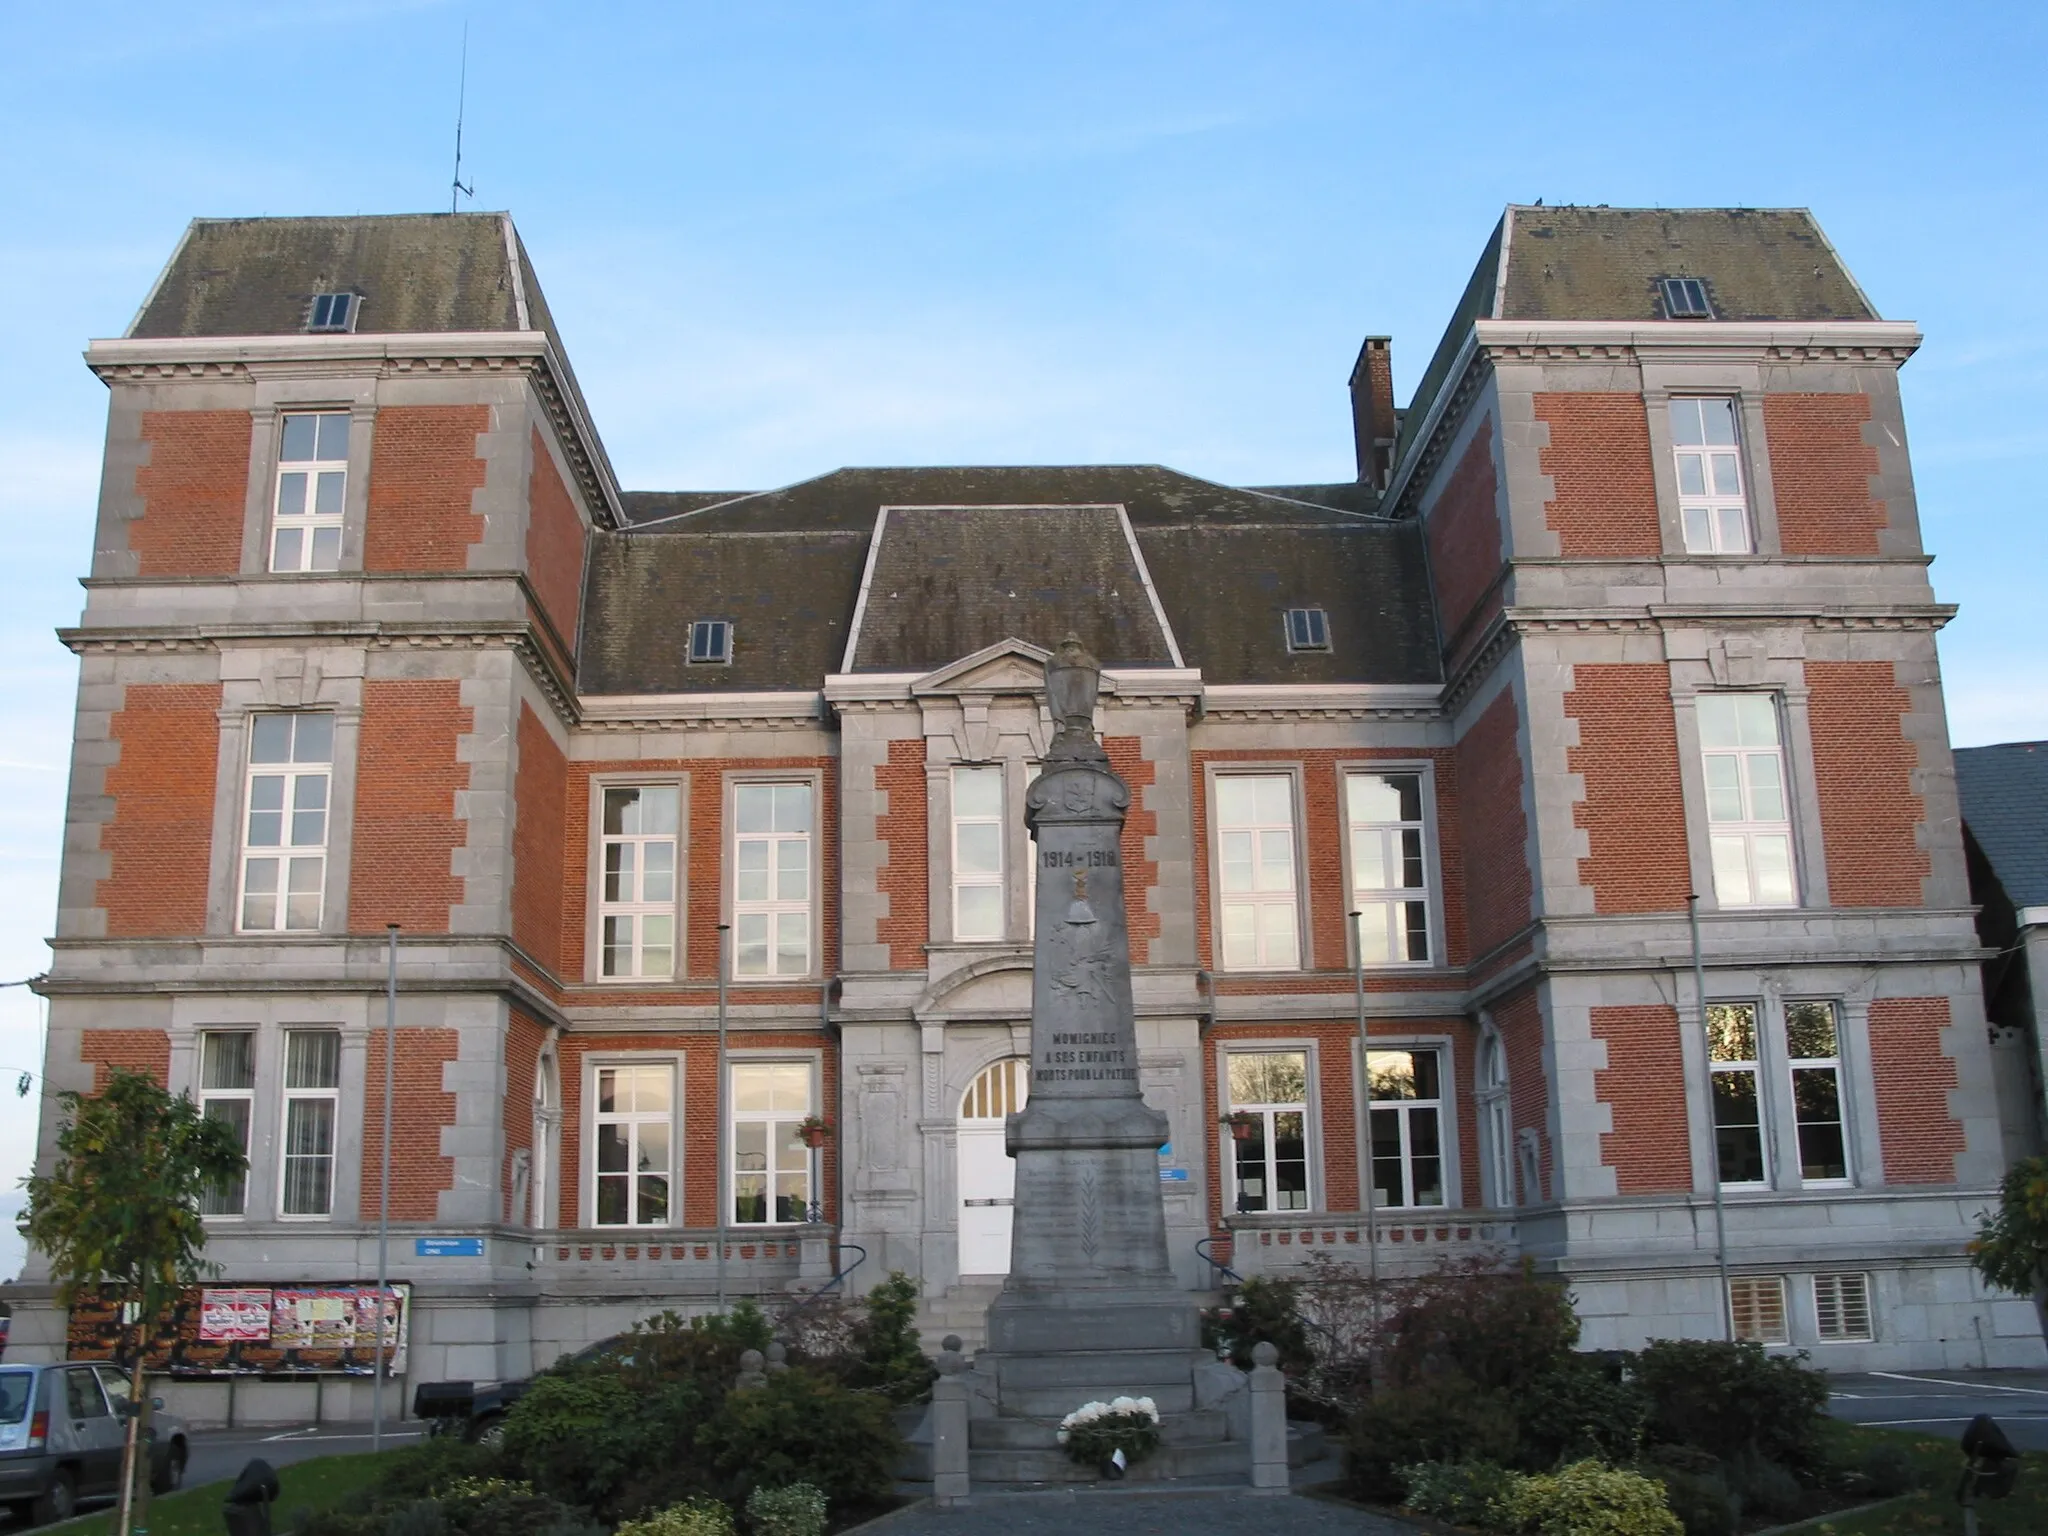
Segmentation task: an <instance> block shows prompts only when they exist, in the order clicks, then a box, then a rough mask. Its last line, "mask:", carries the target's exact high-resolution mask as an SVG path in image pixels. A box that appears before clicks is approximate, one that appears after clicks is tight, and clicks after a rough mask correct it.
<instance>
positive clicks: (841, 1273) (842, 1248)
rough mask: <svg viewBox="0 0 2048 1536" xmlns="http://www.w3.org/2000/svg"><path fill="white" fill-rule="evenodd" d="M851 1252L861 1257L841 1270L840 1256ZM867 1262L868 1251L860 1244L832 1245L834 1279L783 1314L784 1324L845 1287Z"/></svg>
mask: <svg viewBox="0 0 2048 1536" xmlns="http://www.w3.org/2000/svg"><path fill="white" fill-rule="evenodd" d="M849 1250H850V1251H852V1252H854V1253H857V1254H859V1255H860V1257H859V1258H857V1259H855V1260H854V1261H853V1262H852V1263H851V1264H849V1265H847V1266H846V1267H845V1268H844V1269H841V1268H840V1267H839V1255H840V1254H842V1253H845V1252H847V1251H849ZM867 1261H868V1251H867V1249H865V1248H863V1247H861V1245H860V1244H859V1243H834V1244H833V1245H832V1278H831V1279H830V1280H827V1281H826V1282H825V1283H824V1284H823V1285H821V1286H819V1287H818V1288H817V1289H816V1290H815V1291H813V1292H811V1294H810V1295H808V1296H806V1297H805V1298H804V1299H803V1300H802V1301H800V1302H798V1303H797V1304H796V1305H795V1306H793V1307H791V1308H790V1309H789V1310H788V1311H787V1312H784V1313H783V1314H782V1319H781V1320H782V1322H783V1323H784V1324H787V1323H788V1322H789V1320H790V1319H791V1318H793V1317H796V1316H797V1315H798V1314H799V1313H801V1312H802V1311H803V1309H804V1308H805V1307H808V1306H809V1305H810V1304H811V1303H812V1302H814V1301H816V1300H817V1299H818V1298H819V1297H820V1296H823V1295H824V1294H825V1293H826V1292H827V1291H835V1290H838V1289H839V1288H840V1287H841V1286H843V1285H845V1284H846V1277H847V1276H848V1275H850V1274H852V1273H853V1272H854V1271H855V1270H856V1269H859V1268H860V1267H861V1265H863V1264H865V1263H867Z"/></svg>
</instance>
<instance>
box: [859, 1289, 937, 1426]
mask: <svg viewBox="0 0 2048 1536" xmlns="http://www.w3.org/2000/svg"><path fill="white" fill-rule="evenodd" d="M861 1304H862V1307H863V1309H864V1311H865V1314H866V1315H865V1316H863V1317H862V1318H861V1319H860V1320H859V1321H858V1322H856V1323H855V1324H854V1325H853V1339H852V1344H853V1360H852V1362H851V1369H850V1370H849V1371H848V1372H847V1373H846V1383H847V1385H848V1386H852V1387H870V1388H873V1389H874V1390H876V1391H879V1392H882V1393H885V1394H886V1395H887V1396H888V1398H889V1400H890V1401H891V1402H896V1403H915V1402H919V1401H921V1400H922V1399H924V1398H926V1397H929V1396H930V1395H931V1390H932V1379H933V1377H935V1376H936V1375H937V1374H938V1372H936V1371H935V1370H933V1369H932V1363H931V1361H929V1360H927V1359H926V1358H925V1355H924V1346H923V1345H922V1344H920V1343H919V1342H918V1338H917V1282H916V1281H915V1280H913V1279H911V1278H910V1276H908V1275H906V1274H904V1273H903V1271H902V1270H900V1269H896V1270H891V1271H890V1272H889V1278H888V1279H886V1280H884V1281H883V1282H882V1283H881V1284H880V1285H878V1286H876V1287H875V1288H874V1289H873V1290H871V1291H869V1292H868V1293H867V1295H866V1296H864V1297H863V1298H862V1299H861Z"/></svg>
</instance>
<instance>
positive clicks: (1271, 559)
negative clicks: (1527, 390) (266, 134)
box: [580, 465, 1441, 694]
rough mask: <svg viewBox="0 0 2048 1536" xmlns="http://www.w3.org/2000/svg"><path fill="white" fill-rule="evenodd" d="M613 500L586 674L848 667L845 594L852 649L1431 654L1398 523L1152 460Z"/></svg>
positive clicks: (1236, 662)
mask: <svg viewBox="0 0 2048 1536" xmlns="http://www.w3.org/2000/svg"><path fill="white" fill-rule="evenodd" d="M623 500H624V503H625V507H626V513H627V519H628V526H627V528H626V529H625V530H623V531H621V532H618V533H600V534H598V535H597V543H596V548H595V549H594V551H593V554H592V559H591V563H590V575H589V580H588V596H587V601H586V606H585V619H584V628H583V647H582V662H581V669H582V670H581V679H580V686H581V688H582V690H583V691H584V692H586V693H592V694H617V693H625V694H632V693H674V692H703V691H726V690H737V689H748V690H752V689H761V690H781V689H800V688H801V689H809V688H816V687H818V686H819V685H820V684H821V683H822V682H823V680H824V678H825V677H826V676H827V675H828V674H831V673H836V672H839V671H841V670H842V669H843V668H845V667H846V666H847V663H848V661H849V656H848V649H849V647H848V640H849V637H850V636H851V635H852V634H853V632H854V623H855V614H856V610H857V609H859V613H860V617H859V624H860V632H859V642H858V644H857V645H856V646H854V647H853V654H852V655H851V657H850V661H851V668H852V670H856V671H900V672H912V671H915V672H925V671H929V670H932V669H934V668H937V667H941V666H944V665H946V664H947V663H949V662H951V661H954V660H956V659H957V658H959V657H960V656H963V655H967V654H969V653H971V652H974V651H976V650H979V649H980V648H982V647H984V646H986V645H989V644H992V643H994V642H996V641H999V640H1002V639H1004V638H1007V637H1011V636H1015V637H1018V638H1021V639H1024V640H1027V641H1030V642H1032V643H1034V644H1038V645H1042V646H1046V647H1050V646H1052V645H1054V644H1057V643H1058V641H1059V639H1060V638H1061V637H1062V636H1063V635H1065V634H1066V632H1067V631H1068V630H1069V629H1073V630H1077V631H1078V632H1079V633H1080V634H1081V636H1082V638H1083V639H1084V640H1085V641H1087V642H1088V643H1089V644H1090V645H1091V646H1092V647H1094V648H1095V649H1096V653H1097V654H1098V655H1099V656H1100V657H1101V658H1102V660H1103V661H1104V662H1105V663H1106V664H1108V665H1111V666H1159V667H1170V666H1173V665H1175V664H1176V658H1175V650H1176V647H1177V648H1178V651H1179V657H1180V661H1181V662H1182V663H1184V664H1185V665H1187V666H1190V667H1198V668H1200V669H1201V670H1202V672H1203V675H1204V677H1205V678H1206V679H1207V680H1208V681H1211V682H1215V683H1288V682H1299V683H1339V682H1397V683H1398V682H1436V681H1438V680H1439V679H1440V677H1441V672H1440V667H1439V661H1438V656H1437V650H1436V639H1435V619H1434V616H1433V613H1432V610H1431V607H1430V598H1429V585H1428V574H1427V571H1426V568H1425V566H1424V563H1423V552H1422V545H1421V541H1420V531H1419V530H1418V529H1416V528H1415V527H1413V526H1412V525H1408V524H1395V523H1388V522H1385V521H1382V520H1380V519H1376V518H1370V517H1363V516H1360V515H1358V514H1356V513H1350V512H1345V511H1341V510H1337V509H1335V508H1333V507H1329V506H1322V505H1316V504H1314V503H1312V502H1309V501H1305V500H1295V499H1292V498H1290V497H1284V496H1277V495H1272V494H1268V493H1265V492H1259V491H1246V490H1237V489H1233V488H1231V487H1229V486H1223V485H1217V484H1215V483H1213V482H1211V481H1206V480H1200V479H1197V478H1195V477H1194V476H1192V475H1183V474H1179V473H1176V472H1175V471H1173V470H1169V469H1164V468H1160V467H1158V466H1156V465H1106V466H1045V467H996V468H934V469H842V470H837V471H834V472H833V473H831V474H826V475H821V476H818V477H817V478H816V479H813V480H807V481H803V482H801V483H799V484H797V485H792V486H786V487H784V488H782V489H780V490H775V491H764V492H759V493H753V494H743V495H733V496H729V497H724V498H719V499H713V500H709V501H707V500H705V499H704V498H703V497H702V496H700V495H698V494H697V493H650V492H627V493H626V494H625V496H624V498H623ZM885 508H886V509H892V510H891V511H890V513H889V515H888V516H887V517H886V518H885V517H884V516H883V512H884V509H885ZM1055 547H1057V548H1060V549H1063V550H1065V551H1066V556H1065V558H1064V559H1063V560H1062V559H1055V558H1053V556H1052V550H1053V549H1054V548H1055ZM864 578H865V580H866V590H867V602H866V604H865V606H863V605H862V603H861V596H862V590H863V580H864ZM1295 607H1318V608H1322V609H1323V610H1325V612H1326V613H1327V614H1328V616H1329V628H1330V642H1331V645H1330V649H1329V650H1328V651H1326V652H1301V653H1296V652H1290V651H1289V650H1288V648H1287V644H1286V636H1285V630H1284V628H1283V615H1284V613H1285V611H1286V610H1287V609H1289V608H1295ZM693 619H729V620H731V621H733V623H734V625H735V631H734V648H733V660H732V662H731V664H730V665H726V666H705V665H691V664H689V663H688V661H687V660H686V652H687V641H688V633H689V630H688V626H689V623H690V621H692V620H693Z"/></svg>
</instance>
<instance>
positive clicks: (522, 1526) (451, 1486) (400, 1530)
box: [289, 1477, 603, 1536]
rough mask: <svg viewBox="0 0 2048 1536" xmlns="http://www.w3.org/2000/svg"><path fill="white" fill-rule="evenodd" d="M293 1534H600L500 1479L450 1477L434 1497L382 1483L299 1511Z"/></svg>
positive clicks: (553, 1502)
mask: <svg viewBox="0 0 2048 1536" xmlns="http://www.w3.org/2000/svg"><path fill="white" fill-rule="evenodd" d="M289 1528H290V1530H291V1531H292V1532H293V1533H294V1536H603V1527H601V1526H597V1525H593V1524H591V1523H590V1521H589V1520H588V1519H587V1518H586V1517H585V1516H584V1515H583V1513H582V1512H581V1511H580V1510H576V1509H572V1508H570V1507H569V1506H568V1505H566V1504H564V1503H562V1502H561V1501H559V1500H557V1499H551V1498H548V1497H546V1496H545V1495H543V1494H537V1493H535V1492H534V1491H533V1489H532V1488H530V1487H528V1486H527V1485H526V1484H525V1483H515V1482H508V1481H506V1480H505V1479H503V1478H496V1477H486V1478H476V1477H471V1478H457V1479H451V1480H450V1481H449V1482H448V1483H447V1485H446V1486H445V1487H443V1488H442V1489H441V1490H440V1492H439V1493H438V1494H437V1495H436V1496H435V1497H432V1498H419V1497H415V1496H413V1495H411V1494H395V1493H394V1490H393V1489H392V1488H391V1487H389V1486H387V1485H385V1484H382V1483H380V1484H379V1485H378V1486H377V1487H376V1488H374V1489H370V1490H366V1491H365V1492H364V1493H363V1494H361V1495H359V1496H357V1497H356V1498H354V1499H352V1500H351V1501H350V1502H349V1503H348V1504H347V1505H345V1506H343V1507H341V1508H339V1509H327V1510H320V1511H317V1512H305V1511H301V1512H298V1513H296V1514H295V1516H294V1518H293V1521H292V1523H291V1525H290V1527H289Z"/></svg>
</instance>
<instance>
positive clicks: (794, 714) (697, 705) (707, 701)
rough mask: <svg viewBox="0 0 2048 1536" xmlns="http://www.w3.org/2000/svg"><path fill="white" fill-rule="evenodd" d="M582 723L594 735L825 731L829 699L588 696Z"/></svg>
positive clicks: (806, 694) (797, 695) (804, 695)
mask: <svg viewBox="0 0 2048 1536" xmlns="http://www.w3.org/2000/svg"><path fill="white" fill-rule="evenodd" d="M578 703H579V705H580V706H581V718H580V723H581V725H582V726H583V728H584V729H585V730H590V731H655V730H683V729H689V728H702V727H707V726H708V727H716V728H718V729H723V730H749V729H753V730H767V729H775V728H777V727H783V726H791V725H795V726H809V727H814V728H818V727H823V726H825V725H826V724H827V723H828V717H827V715H826V710H825V696H824V695H823V694H822V693H815V692H810V691H798V692H780V693H771V692H759V693H703V694H689V693H663V694H586V695H584V696H583V697H582V698H581V699H579V700H578Z"/></svg>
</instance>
